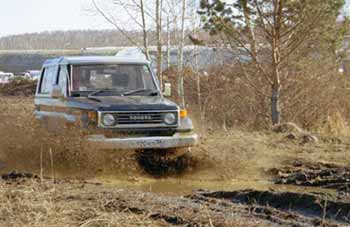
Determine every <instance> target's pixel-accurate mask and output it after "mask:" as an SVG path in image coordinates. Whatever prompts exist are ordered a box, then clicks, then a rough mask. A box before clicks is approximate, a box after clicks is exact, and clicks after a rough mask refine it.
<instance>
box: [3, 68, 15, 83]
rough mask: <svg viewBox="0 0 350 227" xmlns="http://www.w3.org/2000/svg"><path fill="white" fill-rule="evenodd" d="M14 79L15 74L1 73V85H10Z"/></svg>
mask: <svg viewBox="0 0 350 227" xmlns="http://www.w3.org/2000/svg"><path fill="white" fill-rule="evenodd" d="M13 77H14V75H13V73H6V72H2V71H0V84H8V83H9V82H10V80H11V79H12V78H13Z"/></svg>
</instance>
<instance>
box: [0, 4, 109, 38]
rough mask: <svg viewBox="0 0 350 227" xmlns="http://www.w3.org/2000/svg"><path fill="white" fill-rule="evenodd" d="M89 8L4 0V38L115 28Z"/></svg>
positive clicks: (0, 20) (0, 11) (0, 21)
mask: <svg viewBox="0 0 350 227" xmlns="http://www.w3.org/2000/svg"><path fill="white" fill-rule="evenodd" d="M89 8H90V9H91V0H0V36H4V35H10V34H21V33H26V32H41V31H52V30H70V29H106V28H112V27H111V26H110V25H109V24H107V23H106V22H105V21H104V20H103V19H102V18H101V17H100V16H97V15H93V13H92V12H89V11H88V10H87V9H89Z"/></svg>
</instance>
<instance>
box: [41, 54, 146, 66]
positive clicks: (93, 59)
mask: <svg viewBox="0 0 350 227" xmlns="http://www.w3.org/2000/svg"><path fill="white" fill-rule="evenodd" d="M68 64H72V65H85V64H149V62H148V61H146V60H143V59H137V58H125V57H114V56H113V57H111V56H77V57H60V58H54V59H49V60H46V61H45V62H44V66H50V65H68Z"/></svg>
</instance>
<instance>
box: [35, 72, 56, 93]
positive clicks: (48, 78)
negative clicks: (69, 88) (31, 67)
mask: <svg viewBox="0 0 350 227" xmlns="http://www.w3.org/2000/svg"><path fill="white" fill-rule="evenodd" d="M56 73H57V67H47V68H45V69H44V75H43V77H42V79H41V85H40V92H39V93H40V94H49V93H50V92H51V90H52V85H53V84H55V83H56V77H57V75H56Z"/></svg>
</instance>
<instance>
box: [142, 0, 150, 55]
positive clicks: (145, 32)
mask: <svg viewBox="0 0 350 227" xmlns="http://www.w3.org/2000/svg"><path fill="white" fill-rule="evenodd" d="M140 10H141V19H142V32H143V48H144V53H145V55H146V58H147V60H148V61H150V60H151V57H150V55H149V50H148V34H147V26H146V19H145V8H144V5H143V0H140Z"/></svg>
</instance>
